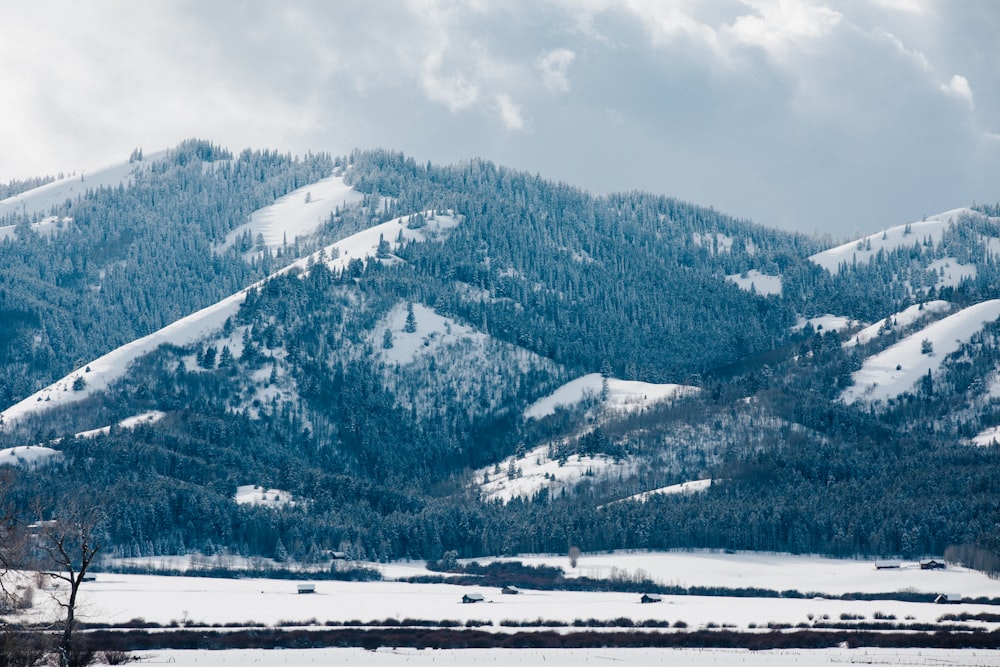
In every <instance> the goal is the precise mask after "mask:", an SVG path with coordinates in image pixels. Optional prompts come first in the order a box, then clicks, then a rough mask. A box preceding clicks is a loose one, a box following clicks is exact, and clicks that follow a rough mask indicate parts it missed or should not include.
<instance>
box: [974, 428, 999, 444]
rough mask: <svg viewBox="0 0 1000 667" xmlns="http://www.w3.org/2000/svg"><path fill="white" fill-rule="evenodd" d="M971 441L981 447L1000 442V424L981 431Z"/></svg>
mask: <svg viewBox="0 0 1000 667" xmlns="http://www.w3.org/2000/svg"><path fill="white" fill-rule="evenodd" d="M971 442H972V444H974V445H977V446H979V447H990V446H992V445H995V444H997V443H1000V426H991V427H989V428H988V429H985V430H983V431H981V432H980V433H979V434H978V435H976V436H975V437H974V438H972V441H971Z"/></svg>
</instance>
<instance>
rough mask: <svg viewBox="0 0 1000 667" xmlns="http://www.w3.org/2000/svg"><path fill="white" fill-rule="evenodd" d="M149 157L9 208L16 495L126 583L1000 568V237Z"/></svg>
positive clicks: (498, 170) (343, 160) (487, 169)
mask: <svg viewBox="0 0 1000 667" xmlns="http://www.w3.org/2000/svg"><path fill="white" fill-rule="evenodd" d="M136 157H137V155H133V159H131V160H130V161H129V162H123V163H122V164H120V165H117V166H114V167H110V168H109V169H107V170H103V171H100V172H97V173H95V174H91V175H84V179H83V181H82V182H81V181H78V180H77V178H76V177H74V178H73V179H64V180H61V181H59V180H57V181H54V182H50V183H47V184H45V185H41V186H40V187H39V188H37V189H29V190H27V191H24V192H20V193H19V194H18V195H16V196H15V197H14V198H11V199H8V200H4V201H2V202H0V211H2V212H3V213H2V216H3V222H4V223H7V226H6V227H5V228H4V229H5V230H6V231H4V232H3V234H0V333H2V334H3V336H2V337H0V361H2V363H0V399H2V401H0V408H2V412H0V424H2V426H0V448H5V449H6V450H8V451H9V452H12V453H10V454H9V455H8V456H9V457H10V458H11V462H13V461H15V460H16V461H25V462H27V461H28V460H29V458H30V459H31V460H33V461H37V462H36V463H35V464H33V465H26V464H25V465H16V466H12V467H11V468H10V470H12V471H16V475H15V479H14V481H13V483H12V485H11V486H10V487H9V489H8V492H7V494H8V496H9V499H10V500H11V502H13V503H14V504H15V505H16V506H20V507H22V508H23V509H24V511H28V510H29V509H30V508H31V507H33V506H35V505H37V503H35V505H33V502H34V500H33V499H37V498H39V497H42V496H45V497H52V496H53V495H56V496H59V497H62V496H64V495H68V494H73V495H79V494H83V495H86V496H88V497H91V498H94V499H96V500H97V501H99V502H100V503H101V505H102V506H103V507H104V509H105V513H106V516H107V521H106V525H105V526H104V530H105V531H106V534H107V539H108V544H109V547H108V551H109V553H112V554H114V555H118V556H139V555H151V554H179V553H188V552H191V551H197V552H201V553H217V552H220V551H223V550H225V551H229V552H238V553H241V554H243V555H247V556H254V555H261V556H273V555H274V552H275V550H276V549H277V548H278V545H279V544H280V545H281V550H282V552H283V553H286V552H287V554H288V555H290V556H291V557H293V558H299V559H303V560H309V559H311V558H312V559H318V558H319V556H320V555H321V554H322V553H324V552H326V551H329V550H335V551H338V552H344V553H352V554H357V555H358V556H359V557H360V556H361V555H363V556H364V557H367V558H373V559H379V558H390V557H414V558H427V559H437V558H440V557H441V555H442V554H443V553H444V552H446V551H456V552H458V553H459V554H460V555H462V556H478V555H484V554H491V555H498V554H504V553H513V552H528V551H531V552H541V551H549V552H552V551H564V550H565V549H566V548H567V547H568V546H571V545H573V546H578V547H581V548H583V549H585V550H601V549H612V548H640V547H642V548H662V547H718V548H734V549H763V550H784V551H796V552H806V551H808V552H819V553H826V554H832V555H859V554H866V555H880V556H887V555H899V556H919V555H924V554H940V553H943V551H944V549H945V548H947V547H948V546H951V545H966V546H971V547H973V548H976V549H993V548H996V547H995V546H994V545H996V544H1000V542H997V540H998V539H1000V532H998V531H997V528H996V526H997V525H1000V515H998V512H1000V510H997V509H996V508H997V507H1000V505H997V503H996V502H995V492H994V491H993V485H992V484H991V483H990V481H989V480H990V479H992V478H993V477H994V476H995V475H996V474H997V472H1000V469H998V465H1000V451H998V448H997V447H995V446H993V445H992V444H991V443H992V442H993V441H994V439H995V433H996V428H997V427H998V425H1000V412H998V411H997V408H996V405H995V402H996V398H995V397H996V396H1000V370H998V360H1000V354H998V349H997V348H998V345H997V340H998V339H997V332H998V326H997V318H998V316H1000V308H998V306H997V304H998V303H1000V301H998V299H1000V293H998V292H1000V274H998V265H997V257H998V254H997V251H998V250H1000V219H998V218H997V217H996V215H995V213H996V211H995V210H993V209H991V208H989V207H976V208H964V209H956V210H954V211H949V212H947V213H943V214H941V215H938V216H932V217H930V218H928V219H926V220H922V221H914V222H911V223H908V224H902V225H900V224H898V221H887V222H889V223H891V224H888V225H887V227H886V230H885V231H884V232H881V233H878V234H874V235H871V236H868V237H865V238H863V239H860V240H855V241H851V242H849V243H846V244H842V245H839V246H835V247H832V248H824V247H822V246H821V244H820V242H819V241H818V240H817V239H814V238H811V237H807V236H803V235H798V234H791V233H787V232H783V231H779V230H772V229H768V228H766V227H763V226H761V225H757V224H754V223H752V222H750V221H747V220H742V219H739V218H735V217H731V216H728V215H725V214H722V213H720V212H718V211H715V210H714V209H711V208H705V207H700V206H697V205H693V204H689V203H685V202H681V201H678V200H675V199H671V198H669V197H665V196H661V195H655V194H649V193H640V192H631V193H623V194H612V195H607V196H594V195H591V194H589V193H587V192H584V191H582V190H579V189H576V188H573V187H571V186H568V185H565V184H557V183H552V182H548V181H545V180H544V179H541V178H539V177H537V176H531V175H528V174H525V173H521V172H517V171H514V170H510V169H506V168H504V167H501V166H497V165H494V164H492V163H489V162H485V161H481V160H471V161H468V162H464V163H460V164H456V165H450V166H436V165H432V164H418V163H416V162H415V161H414V160H412V159H409V158H407V157H405V156H403V155H401V154H399V153H394V152H390V151H368V152H355V153H353V154H351V155H349V156H342V157H334V156H330V155H324V154H316V155H310V156H309V157H308V158H305V159H301V158H294V157H291V156H287V155H286V156H283V155H279V154H276V153H271V152H267V151H264V152H260V151H257V152H255V151H250V150H247V151H243V152H242V153H240V154H238V155H234V154H233V153H231V152H230V151H228V150H226V149H224V148H221V147H218V146H215V145H213V144H211V143H210V142H206V141H200V140H192V141H189V142H185V143H183V144H181V145H180V146H178V147H176V148H174V149H171V150H167V151H163V152H160V153H155V154H151V155H148V156H146V157H145V158H144V159H142V160H138V159H136ZM88 183H89V185H87V186H86V189H83V188H82V187H81V186H83V185H85V184H88ZM137 415H140V416H141V415H156V418H155V419H146V418H136V416H137ZM991 434H992V435H991ZM29 446H31V447H32V449H30V450H29V449H27V447H29ZM29 453H30V457H29V456H28V454H29ZM0 463H2V462H0ZM42 463H44V465H43V464H42ZM693 490H697V493H695V492H693ZM275 499H277V500H275ZM945 507H946V508H947V511H945V510H944V509H943V508H945Z"/></svg>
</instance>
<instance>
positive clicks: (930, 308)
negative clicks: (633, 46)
mask: <svg viewBox="0 0 1000 667" xmlns="http://www.w3.org/2000/svg"><path fill="white" fill-rule="evenodd" d="M950 309H951V304H950V303H948V302H947V301H941V300H940V299H938V300H936V301H928V302H926V303H918V304H914V305H912V306H910V307H909V308H907V309H905V310H901V311H899V312H898V313H893V314H892V315H890V316H889V317H887V318H886V320H889V322H890V323H891V324H892V327H893V328H896V327H904V328H905V327H908V326H910V325H911V324H913V323H914V322H916V321H917V320H919V319H920V318H922V317H925V316H928V315H937V314H940V313H946V312H948V311H949V310H950ZM884 330H885V320H880V321H878V322H876V323H875V324H872V325H871V326H868V327H865V328H864V329H862V330H861V331H859V332H858V333H856V334H854V335H853V336H851V337H850V338H848V339H847V341H846V342H845V343H844V347H853V346H855V345H864V344H866V343H869V342H871V341H873V340H875V339H876V338H878V337H879V336H881V335H882V333H883V331H884Z"/></svg>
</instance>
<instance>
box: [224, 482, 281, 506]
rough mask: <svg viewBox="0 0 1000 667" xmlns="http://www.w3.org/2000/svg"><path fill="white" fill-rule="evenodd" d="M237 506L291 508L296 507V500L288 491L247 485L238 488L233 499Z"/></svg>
mask: <svg viewBox="0 0 1000 667" xmlns="http://www.w3.org/2000/svg"><path fill="white" fill-rule="evenodd" d="M233 499H234V500H235V501H236V504H237V505H251V506H254V507H289V506H294V505H295V504H296V503H295V499H294V498H293V497H292V494H290V493H289V492H288V491H282V490H281V489H266V488H264V487H263V486H258V485H257V484H245V485H244V486H240V487H237V488H236V495H235V496H234V498H233Z"/></svg>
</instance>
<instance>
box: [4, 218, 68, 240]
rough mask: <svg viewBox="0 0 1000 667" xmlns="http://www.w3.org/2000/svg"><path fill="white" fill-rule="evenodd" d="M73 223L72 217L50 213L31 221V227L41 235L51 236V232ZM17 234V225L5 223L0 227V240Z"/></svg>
mask: <svg viewBox="0 0 1000 667" xmlns="http://www.w3.org/2000/svg"><path fill="white" fill-rule="evenodd" d="M71 224H73V218H67V217H62V218H60V217H59V216H56V215H50V216H48V217H47V218H42V219H41V220H39V221H37V222H32V223H31V229H32V230H33V231H34V232H35V233H36V234H39V235H41V236H52V235H53V234H55V233H57V232H60V231H62V230H64V229H66V228H67V227H68V226H69V225H71ZM16 235H17V225H6V226H4V227H0V241H4V240H6V239H12V238H14V237H15V236H16Z"/></svg>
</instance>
